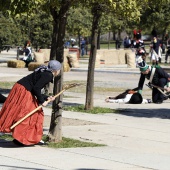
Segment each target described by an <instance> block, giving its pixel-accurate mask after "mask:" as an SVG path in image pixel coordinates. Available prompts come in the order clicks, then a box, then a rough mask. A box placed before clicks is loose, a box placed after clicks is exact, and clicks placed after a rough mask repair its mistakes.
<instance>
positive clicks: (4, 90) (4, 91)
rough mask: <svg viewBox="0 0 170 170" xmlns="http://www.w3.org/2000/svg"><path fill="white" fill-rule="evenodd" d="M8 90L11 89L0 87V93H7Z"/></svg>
mask: <svg viewBox="0 0 170 170" xmlns="http://www.w3.org/2000/svg"><path fill="white" fill-rule="evenodd" d="M10 91H11V89H3V88H0V93H3V94H9V92H10Z"/></svg>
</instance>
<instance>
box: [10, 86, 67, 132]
mask: <svg viewBox="0 0 170 170" xmlns="http://www.w3.org/2000/svg"><path fill="white" fill-rule="evenodd" d="M65 90H66V89H63V90H62V91H60V92H59V93H58V94H56V95H55V96H54V98H56V97H58V96H59V95H60V94H62V93H63V92H64V91H65ZM49 102H51V100H47V103H49ZM42 107H43V106H42V105H40V106H38V107H37V108H36V109H34V110H33V111H31V112H30V113H28V114H27V115H25V116H24V117H23V118H21V119H20V120H18V121H17V122H16V123H14V124H13V125H12V126H11V127H10V129H13V128H14V127H16V126H17V125H19V124H20V123H21V122H22V121H24V120H25V119H26V118H28V117H29V116H31V115H32V114H34V113H35V112H36V111H37V110H39V109H41V108H42Z"/></svg>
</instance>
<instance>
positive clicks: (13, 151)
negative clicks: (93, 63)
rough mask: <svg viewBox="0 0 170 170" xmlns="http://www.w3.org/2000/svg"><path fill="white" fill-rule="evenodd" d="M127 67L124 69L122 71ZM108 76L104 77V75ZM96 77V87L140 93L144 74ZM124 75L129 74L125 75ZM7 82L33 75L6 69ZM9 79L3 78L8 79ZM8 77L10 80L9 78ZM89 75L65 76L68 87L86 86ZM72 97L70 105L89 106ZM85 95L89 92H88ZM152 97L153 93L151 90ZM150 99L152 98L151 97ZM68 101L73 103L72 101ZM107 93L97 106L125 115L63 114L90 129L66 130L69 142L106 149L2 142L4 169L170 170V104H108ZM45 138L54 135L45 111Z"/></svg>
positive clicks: (100, 74) (105, 70)
mask: <svg viewBox="0 0 170 170" xmlns="http://www.w3.org/2000/svg"><path fill="white" fill-rule="evenodd" d="M122 67H124V66H122ZM101 70H102V71H101ZM101 70H100V69H99V70H98V71H96V72H95V86H96V87H102V88H103V87H112V86H113V85H114V87H127V88H128V87H132V86H133V87H135V86H136V81H135V79H136V78H137V77H138V76H139V75H138V73H139V72H138V70H137V69H134V70H128V69H127V68H124V70H128V71H127V72H128V73H127V72H122V73H121V74H120V70H119V72H116V70H115V69H113V68H101ZM122 70H123V69H122ZM0 73H1V74H0V77H1V81H5V80H6V81H9V80H10V81H11V79H12V80H13V81H17V80H18V79H19V78H20V77H22V76H24V75H27V74H29V73H30V72H29V71H28V70H27V69H25V68H24V69H12V68H11V69H9V68H6V66H5V65H4V66H3V65H1V66H0ZM2 73H3V74H2ZM7 75H8V76H7ZM86 77H87V69H85V68H84V70H83V69H82V70H81V71H79V72H78V70H74V71H73V70H72V71H71V72H67V73H64V81H81V82H83V81H86ZM76 90H77V89H75V91H74V90H73V91H66V92H65V93H64V95H65V96H66V97H65V98H64V100H63V102H64V104H84V103H85V93H84V92H81V93H80V92H79V93H77V92H76ZM82 90H83V89H82ZM146 91H147V88H146ZM147 93H148V94H146V93H145V95H146V96H147V97H150V92H149V91H147ZM67 96H68V97H67ZM105 96H106V94H105V92H104V91H103V93H99V94H95V95H94V105H95V106H101V107H109V108H113V109H119V110H120V111H121V112H120V113H119V114H115V113H111V114H97V115H93V114H85V113H77V112H70V111H63V113H62V114H63V119H70V120H74V121H76V120H77V121H78V122H80V121H82V122H83V123H84V124H83V125H82V124H78V123H77V124H70V125H69V124H66V125H63V126H62V133H63V136H64V137H70V138H74V139H78V140H82V141H87V142H95V143H101V144H105V145H106V146H104V147H94V148H91V147H88V148H63V149H52V148H47V147H43V146H33V147H16V146H15V145H14V144H13V143H12V142H7V141H4V140H0V169H4V170H19V169H21V170H22V169H23V170H24V169H25V170H26V169H27V170H28V169H29V170H53V169H56V170H57V169H58V170H169V169H170V121H169V119H170V114H169V106H170V100H166V101H165V102H164V103H163V104H161V105H158V104H157V105H156V104H153V103H151V104H140V105H130V104H113V103H105V102H104V98H105ZM44 113H45V122H44V133H47V132H48V128H49V126H48V125H49V120H48V119H49V117H50V115H51V109H49V108H44Z"/></svg>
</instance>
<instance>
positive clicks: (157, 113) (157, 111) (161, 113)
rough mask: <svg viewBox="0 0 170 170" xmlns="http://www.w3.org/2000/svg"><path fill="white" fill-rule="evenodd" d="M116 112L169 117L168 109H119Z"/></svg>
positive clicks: (148, 116) (150, 116) (147, 116)
mask: <svg viewBox="0 0 170 170" xmlns="http://www.w3.org/2000/svg"><path fill="white" fill-rule="evenodd" d="M118 114H121V115H125V116H133V117H146V118H161V119H170V112H169V109H163V108H161V109H121V110H119V111H118Z"/></svg>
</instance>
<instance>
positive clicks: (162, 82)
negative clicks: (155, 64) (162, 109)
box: [152, 78, 167, 103]
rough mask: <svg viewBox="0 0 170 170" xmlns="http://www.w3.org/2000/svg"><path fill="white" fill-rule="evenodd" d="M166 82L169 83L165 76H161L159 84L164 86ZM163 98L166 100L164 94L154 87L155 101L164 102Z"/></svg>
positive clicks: (153, 96) (153, 95)
mask: <svg viewBox="0 0 170 170" xmlns="http://www.w3.org/2000/svg"><path fill="white" fill-rule="evenodd" d="M166 84H167V80H166V79H165V78H161V79H159V82H158V84H157V86H159V87H162V88H164V86H165V85H166ZM163 100H164V95H163V94H162V93H161V92H160V91H159V90H158V89H157V88H153V89H152V101H153V103H157V102H163Z"/></svg>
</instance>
